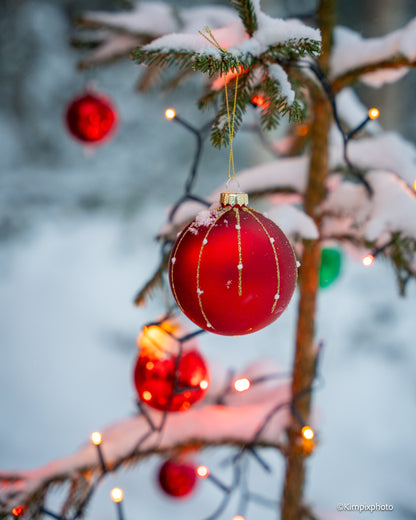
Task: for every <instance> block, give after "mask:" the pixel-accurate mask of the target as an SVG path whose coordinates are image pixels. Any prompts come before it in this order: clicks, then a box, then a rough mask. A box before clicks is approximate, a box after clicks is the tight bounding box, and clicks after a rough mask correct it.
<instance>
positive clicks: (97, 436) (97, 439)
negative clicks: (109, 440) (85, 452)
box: [91, 432, 103, 446]
mask: <svg viewBox="0 0 416 520" xmlns="http://www.w3.org/2000/svg"><path fill="white" fill-rule="evenodd" d="M102 440H103V436H102V435H101V433H100V432H94V433H92V434H91V442H92V443H93V444H94V446H99V445H100V444H101V442H102Z"/></svg>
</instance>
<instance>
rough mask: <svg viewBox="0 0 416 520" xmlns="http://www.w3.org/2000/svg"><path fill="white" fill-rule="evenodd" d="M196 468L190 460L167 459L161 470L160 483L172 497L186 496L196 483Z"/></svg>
mask: <svg viewBox="0 0 416 520" xmlns="http://www.w3.org/2000/svg"><path fill="white" fill-rule="evenodd" d="M196 480H197V479H196V469H195V466H194V465H193V464H191V463H190V462H180V461H177V460H173V459H170V460H167V461H166V462H165V463H164V464H163V465H162V466H161V468H160V470H159V484H160V487H161V488H162V489H163V491H164V492H165V493H167V494H168V495H170V496H171V497H177V498H179V497H184V496H186V495H189V494H190V493H192V491H193V489H194V487H195V484H196Z"/></svg>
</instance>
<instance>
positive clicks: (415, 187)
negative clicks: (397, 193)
mask: <svg viewBox="0 0 416 520" xmlns="http://www.w3.org/2000/svg"><path fill="white" fill-rule="evenodd" d="M413 189H414V190H415V191H416V181H415V183H414V184H413Z"/></svg>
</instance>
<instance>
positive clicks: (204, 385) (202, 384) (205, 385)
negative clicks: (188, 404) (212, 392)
mask: <svg viewBox="0 0 416 520" xmlns="http://www.w3.org/2000/svg"><path fill="white" fill-rule="evenodd" d="M208 386H209V385H208V381H207V380H206V379H203V380H202V381H201V382H200V383H199V388H200V389H201V390H206V389H207V388H208Z"/></svg>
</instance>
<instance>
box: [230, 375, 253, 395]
mask: <svg viewBox="0 0 416 520" xmlns="http://www.w3.org/2000/svg"><path fill="white" fill-rule="evenodd" d="M233 386H234V390H235V391H236V392H245V391H246V390H248V389H249V388H250V386H251V383H250V380H249V379H247V378H246V377H240V378H239V379H236V380H235V381H234V385H233Z"/></svg>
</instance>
